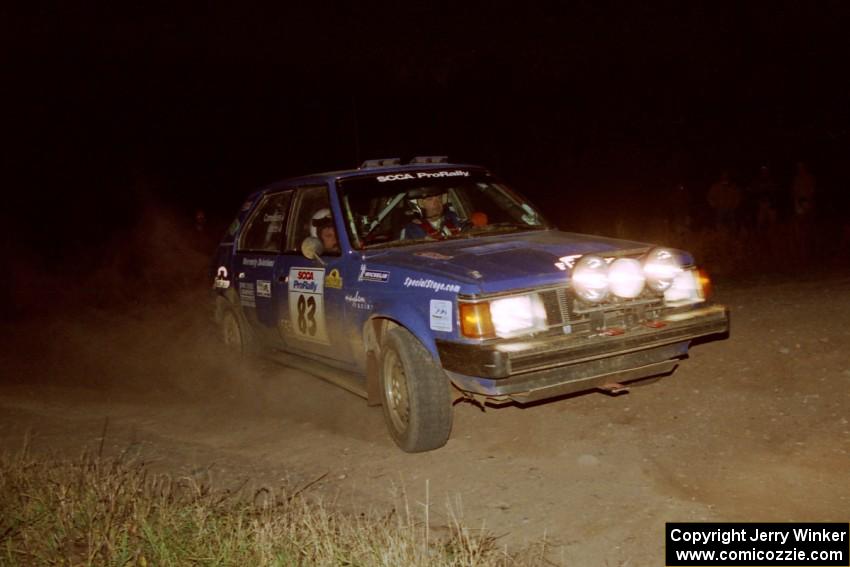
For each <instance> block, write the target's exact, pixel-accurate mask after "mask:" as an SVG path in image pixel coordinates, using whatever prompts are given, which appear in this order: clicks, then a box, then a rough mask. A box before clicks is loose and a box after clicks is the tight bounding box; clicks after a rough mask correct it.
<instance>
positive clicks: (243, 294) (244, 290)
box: [239, 282, 257, 307]
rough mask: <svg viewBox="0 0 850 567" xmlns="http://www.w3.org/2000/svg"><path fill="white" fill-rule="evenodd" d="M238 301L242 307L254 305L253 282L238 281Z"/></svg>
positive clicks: (255, 304)
mask: <svg viewBox="0 0 850 567" xmlns="http://www.w3.org/2000/svg"><path fill="white" fill-rule="evenodd" d="M239 301H240V303H242V305H243V306H244V307H256V306H257V303H256V300H255V299H254V284H253V283H252V282H239Z"/></svg>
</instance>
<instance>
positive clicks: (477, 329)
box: [460, 302, 496, 339]
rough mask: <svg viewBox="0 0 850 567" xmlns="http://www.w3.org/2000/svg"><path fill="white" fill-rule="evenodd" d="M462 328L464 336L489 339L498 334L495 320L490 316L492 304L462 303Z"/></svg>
mask: <svg viewBox="0 0 850 567" xmlns="http://www.w3.org/2000/svg"><path fill="white" fill-rule="evenodd" d="M460 329H461V332H462V333H463V336H465V337H469V338H471V339H488V338H492V337H495V336H496V329H495V328H494V327H493V320H492V319H491V318H490V304H489V303H486V302H482V303H461V304H460Z"/></svg>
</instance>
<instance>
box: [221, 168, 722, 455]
mask: <svg viewBox="0 0 850 567" xmlns="http://www.w3.org/2000/svg"><path fill="white" fill-rule="evenodd" d="M211 279H212V287H213V290H214V293H215V319H216V322H217V323H218V325H219V326H220V328H221V332H222V337H223V340H224V342H225V344H226V345H227V346H229V347H231V348H233V349H234V350H236V351H237V352H240V353H247V352H251V351H256V350H263V351H264V352H266V353H272V354H273V356H277V357H281V358H284V359H285V361H286V364H289V365H295V366H299V365H302V366H304V367H306V368H308V369H309V370H310V371H311V372H313V373H314V374H317V375H319V376H322V377H324V378H326V379H328V380H330V381H332V382H334V383H336V384H338V385H340V386H342V387H344V388H346V389H348V390H350V391H351V392H354V393H356V394H358V395H360V396H362V397H363V398H365V399H366V400H368V403H369V404H370V405H382V406H383V412H384V417H385V420H386V423H387V426H388V428H389V431H390V434H391V435H392V438H393V439H394V440H395V442H396V443H397V444H398V446H399V447H401V448H402V449H403V450H405V451H409V452H416V451H427V450H430V449H436V448H438V447H441V446H442V445H444V444H445V443H446V441H447V440H448V438H449V434H450V432H451V428H452V405H453V401H454V400H455V399H456V398H458V397H460V396H464V397H466V398H470V399H473V400H476V401H478V402H479V403H482V402H495V403H498V402H510V401H514V402H517V403H520V404H523V403H528V402H534V401H537V400H542V399H546V398H551V397H555V396H561V395H564V394H568V393H572V392H579V391H584V390H591V389H602V390H607V391H609V392H616V391H619V390H623V389H625V388H626V387H627V385H628V383H629V382H633V381H635V380H640V379H644V378H649V377H653V376H658V375H661V374H665V373H669V372H671V371H672V370H673V369H674V367H675V366H676V364H677V362H678V361H679V360H680V359H682V358H683V357H685V356H686V354H687V352H688V347H689V345H690V342H691V341H692V340H693V339H695V338H697V337H702V336H705V335H711V334H715V333H724V332H726V331H727V330H728V325H729V315H728V311H727V309H726V308H725V307H723V306H721V305H712V304H710V303H709V302H708V285H709V283H708V279H707V277H706V276H705V274H704V273H703V272H702V271H700V270H698V269H697V268H696V266H695V265H694V260H693V258H692V257H691V256H690V255H689V254H688V253H687V252H683V251H681V250H675V249H670V248H663V247H657V246H652V245H648V244H642V243H638V242H628V241H623V240H613V239H610V238H603V237H598V236H588V235H582V234H574V233H565V232H560V231H558V230H557V229H556V228H555V227H554V226H552V225H551V224H549V222H547V220H546V219H545V217H544V216H543V215H542V214H541V212H540V211H539V210H538V209H537V208H535V207H534V205H532V204H531V203H529V202H528V201H527V200H526V199H524V198H523V197H522V196H520V195H519V194H518V193H516V192H515V191H513V190H512V189H510V188H509V187H508V186H506V185H505V184H504V183H503V182H501V181H500V180H499V179H498V178H497V177H495V176H494V175H493V174H492V173H490V172H489V171H488V170H487V169H485V168H482V167H478V166H473V165H460V164H449V163H446V162H445V158H443V157H441V156H437V157H432V156H428V157H419V158H414V159H413V160H412V161H411V162H410V163H408V164H406V165H401V164H400V161H399V160H397V159H388V160H371V161H367V162H366V163H364V164H363V165H362V166H361V167H360V168H359V169H355V170H347V171H335V172H329V173H321V174H317V175H309V176H305V177H298V178H294V179H288V180H285V181H281V182H278V183H274V184H272V185H269V186H268V187H265V188H264V189H262V190H260V191H258V192H256V193H254V194H253V195H251V196H250V197H249V198H248V200H247V201H246V202H245V204H244V205H243V206H242V209H241V211H240V212H239V214H238V216H237V218H236V219H235V220H234V221H233V224H232V225H231V227H230V229H229V230H228V231H227V234H226V235H225V237H224V238H223V240H222V242H221V244H220V246H219V247H218V251H217V253H216V256H215V258H214V261H213V267H212V274H211Z"/></svg>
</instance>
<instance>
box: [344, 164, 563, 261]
mask: <svg viewBox="0 0 850 567" xmlns="http://www.w3.org/2000/svg"><path fill="white" fill-rule="evenodd" d="M339 195H340V200H341V205H342V210H343V214H344V215H345V224H346V228H347V230H348V233H349V236H350V238H351V243H352V245H353V246H354V247H356V248H360V249H366V248H377V247H386V246H404V245H407V244H415V243H419V242H423V241H430V240H446V239H451V238H476V237H479V236H487V235H491V234H497V233H507V232H518V231H527V230H541V229H545V228H549V223H548V222H547V221H546V220H545V219H544V218H543V215H541V214H540V212H539V211H538V210H537V209H536V208H534V206H533V205H531V204H530V203H529V202H527V201H526V200H525V199H523V198H522V197H521V196H519V195H517V194H516V193H515V192H513V191H512V190H510V189H509V188H508V187H507V186H505V185H504V184H502V183H499V182H498V181H496V180H495V179H493V178H492V177H491V176H490V175H489V174H487V173H484V172H477V171H470V170H468V169H455V170H446V171H441V170H427V171H404V172H397V173H390V174H375V175H370V176H364V177H356V178H351V179H344V180H342V181H340V183H339Z"/></svg>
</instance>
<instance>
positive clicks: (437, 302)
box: [430, 299, 452, 333]
mask: <svg viewBox="0 0 850 567" xmlns="http://www.w3.org/2000/svg"><path fill="white" fill-rule="evenodd" d="M430 307H431V308H430V315H431V317H430V321H431V330H432V331H443V332H445V333H450V332H451V331H452V302H451V301H448V300H445V299H432V300H431V306H430Z"/></svg>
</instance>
